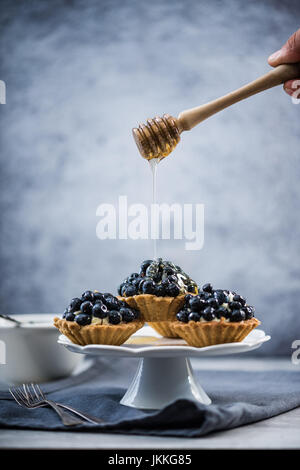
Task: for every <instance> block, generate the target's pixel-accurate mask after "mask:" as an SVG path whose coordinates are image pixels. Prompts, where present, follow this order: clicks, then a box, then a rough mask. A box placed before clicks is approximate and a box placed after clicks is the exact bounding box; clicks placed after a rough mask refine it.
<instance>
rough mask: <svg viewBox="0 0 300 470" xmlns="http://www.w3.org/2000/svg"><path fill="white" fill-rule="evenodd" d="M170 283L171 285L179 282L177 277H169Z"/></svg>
mask: <svg viewBox="0 0 300 470" xmlns="http://www.w3.org/2000/svg"><path fill="white" fill-rule="evenodd" d="M168 281H169V282H170V283H171V282H172V283H173V282H177V276H168Z"/></svg>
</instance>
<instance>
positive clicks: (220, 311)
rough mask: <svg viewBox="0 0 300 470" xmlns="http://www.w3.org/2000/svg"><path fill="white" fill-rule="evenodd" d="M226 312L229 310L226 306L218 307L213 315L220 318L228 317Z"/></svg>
mask: <svg viewBox="0 0 300 470" xmlns="http://www.w3.org/2000/svg"><path fill="white" fill-rule="evenodd" d="M228 313H229V312H228V310H227V308H225V307H219V308H218V309H217V310H215V311H214V315H215V317H216V318H221V317H224V318H228V317H229V315H228Z"/></svg>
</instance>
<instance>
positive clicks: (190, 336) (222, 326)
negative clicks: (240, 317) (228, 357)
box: [170, 317, 260, 348]
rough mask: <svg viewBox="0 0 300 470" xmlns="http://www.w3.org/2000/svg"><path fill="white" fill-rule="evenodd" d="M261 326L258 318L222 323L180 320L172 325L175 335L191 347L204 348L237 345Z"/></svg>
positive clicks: (221, 320)
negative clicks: (226, 344) (227, 344)
mask: <svg viewBox="0 0 300 470" xmlns="http://www.w3.org/2000/svg"><path fill="white" fill-rule="evenodd" d="M258 325H260V321H259V320H258V319H257V318H251V319H250V320H244V321H241V322H227V321H226V320H225V318H224V317H222V318H221V319H220V321H208V322H201V321H200V322H195V321H189V322H188V323H182V322H180V321H178V320H176V321H174V322H172V323H171V325H170V327H171V328H172V330H173V332H174V334H177V335H178V336H180V337H181V338H183V339H184V340H185V341H186V342H187V343H188V344H189V345H190V346H194V347H196V348H203V347H205V346H212V345H213V344H223V343H236V342H240V341H242V340H243V339H244V338H245V337H246V336H247V335H248V334H249V333H250V331H252V330H253V329H254V328H256V327H257V326H258Z"/></svg>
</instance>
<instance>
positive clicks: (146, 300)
mask: <svg viewBox="0 0 300 470" xmlns="http://www.w3.org/2000/svg"><path fill="white" fill-rule="evenodd" d="M121 299H122V300H124V301H125V302H126V303H127V305H129V307H131V308H136V309H138V310H139V311H140V315H141V317H142V319H143V320H144V321H146V322H148V323H149V322H164V321H173V320H174V319H175V315H176V313H177V312H179V310H180V309H181V308H182V307H183V304H184V299H185V295H177V297H157V296H156V295H153V294H140V295H133V296H132V297H121Z"/></svg>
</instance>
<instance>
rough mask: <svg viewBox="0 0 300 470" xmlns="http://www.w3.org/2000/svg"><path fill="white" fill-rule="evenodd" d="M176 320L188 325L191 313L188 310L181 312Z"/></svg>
mask: <svg viewBox="0 0 300 470" xmlns="http://www.w3.org/2000/svg"><path fill="white" fill-rule="evenodd" d="M176 318H177V320H178V321H181V322H183V323H187V322H188V321H189V312H187V311H186V310H180V312H178V313H177V315H176Z"/></svg>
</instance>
